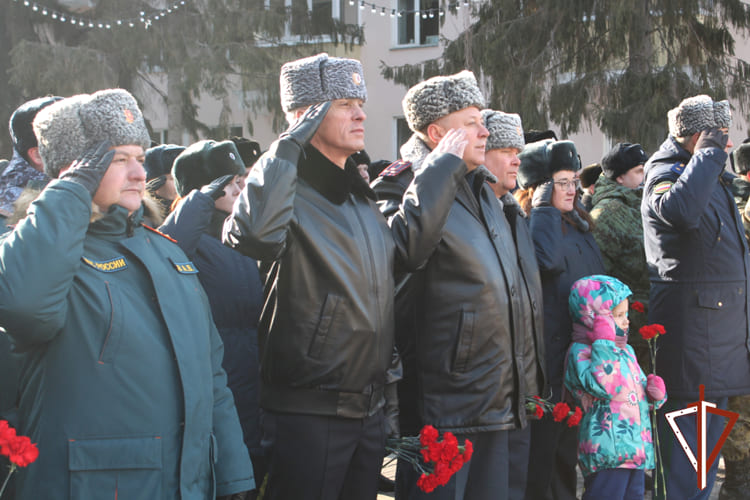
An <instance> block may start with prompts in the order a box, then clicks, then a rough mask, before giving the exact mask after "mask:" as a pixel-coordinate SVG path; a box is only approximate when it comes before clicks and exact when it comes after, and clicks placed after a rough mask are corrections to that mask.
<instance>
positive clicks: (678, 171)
mask: <svg viewBox="0 0 750 500" xmlns="http://www.w3.org/2000/svg"><path fill="white" fill-rule="evenodd" d="M670 170H671V171H672V172H674V173H675V174H678V175H679V174H681V173H682V171H683V170H685V164H684V163H680V162H679V161H678V162H677V163H675V164H674V165H672V167H671V168H670Z"/></svg>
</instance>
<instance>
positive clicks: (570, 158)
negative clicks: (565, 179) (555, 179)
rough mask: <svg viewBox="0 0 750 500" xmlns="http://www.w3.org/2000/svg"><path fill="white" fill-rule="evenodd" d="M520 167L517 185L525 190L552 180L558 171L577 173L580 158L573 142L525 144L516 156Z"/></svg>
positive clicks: (547, 140)
mask: <svg viewBox="0 0 750 500" xmlns="http://www.w3.org/2000/svg"><path fill="white" fill-rule="evenodd" d="M518 159H519V160H521V166H520V167H519V169H518V185H519V186H520V187H521V189H526V188H529V187H532V186H538V185H539V184H541V183H543V182H546V181H548V180H550V179H552V174H554V173H555V172H558V171H560V170H572V171H573V172H578V171H579V170H580V169H581V158H580V157H579V156H578V151H577V150H576V146H575V144H573V141H555V140H552V139H545V140H543V141H537V142H532V143H531V144H527V145H526V147H525V148H524V150H523V151H521V153H519V155H518Z"/></svg>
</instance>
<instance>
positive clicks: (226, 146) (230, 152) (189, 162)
mask: <svg viewBox="0 0 750 500" xmlns="http://www.w3.org/2000/svg"><path fill="white" fill-rule="evenodd" d="M244 173H245V164H244V163H243V162H242V158H241V157H240V153H239V151H237V146H235V145H234V143H233V142H232V141H221V142H216V141H198V142H196V143H195V144H191V145H190V146H188V147H187V149H185V151H183V152H182V153H180V155H179V156H178V157H177V158H176V159H175V161H174V164H173V165H172V177H174V187H175V189H176V190H177V194H178V195H180V196H185V195H187V194H188V193H189V192H190V191H192V190H193V189H200V188H201V187H202V186H205V185H206V184H210V183H211V181H213V180H214V179H218V178H219V177H221V176H223V175H230V174H234V175H242V174H244Z"/></svg>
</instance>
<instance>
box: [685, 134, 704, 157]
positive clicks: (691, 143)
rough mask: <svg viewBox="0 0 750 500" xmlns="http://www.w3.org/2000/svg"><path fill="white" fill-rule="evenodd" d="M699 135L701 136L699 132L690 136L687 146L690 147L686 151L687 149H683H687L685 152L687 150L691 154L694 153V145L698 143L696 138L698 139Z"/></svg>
mask: <svg viewBox="0 0 750 500" xmlns="http://www.w3.org/2000/svg"><path fill="white" fill-rule="evenodd" d="M700 135H701V133H700V132H696V133H694V134H693V135H691V136H690V140H689V141H688V144H689V145H690V148H689V149H688V148H685V149H687V150H688V151H690V152H691V153H692V152H693V151H695V144H696V143H697V142H698V137H700Z"/></svg>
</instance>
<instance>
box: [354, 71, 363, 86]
mask: <svg viewBox="0 0 750 500" xmlns="http://www.w3.org/2000/svg"><path fill="white" fill-rule="evenodd" d="M352 81H353V82H354V85H362V77H361V76H359V73H356V72H355V73H352Z"/></svg>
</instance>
